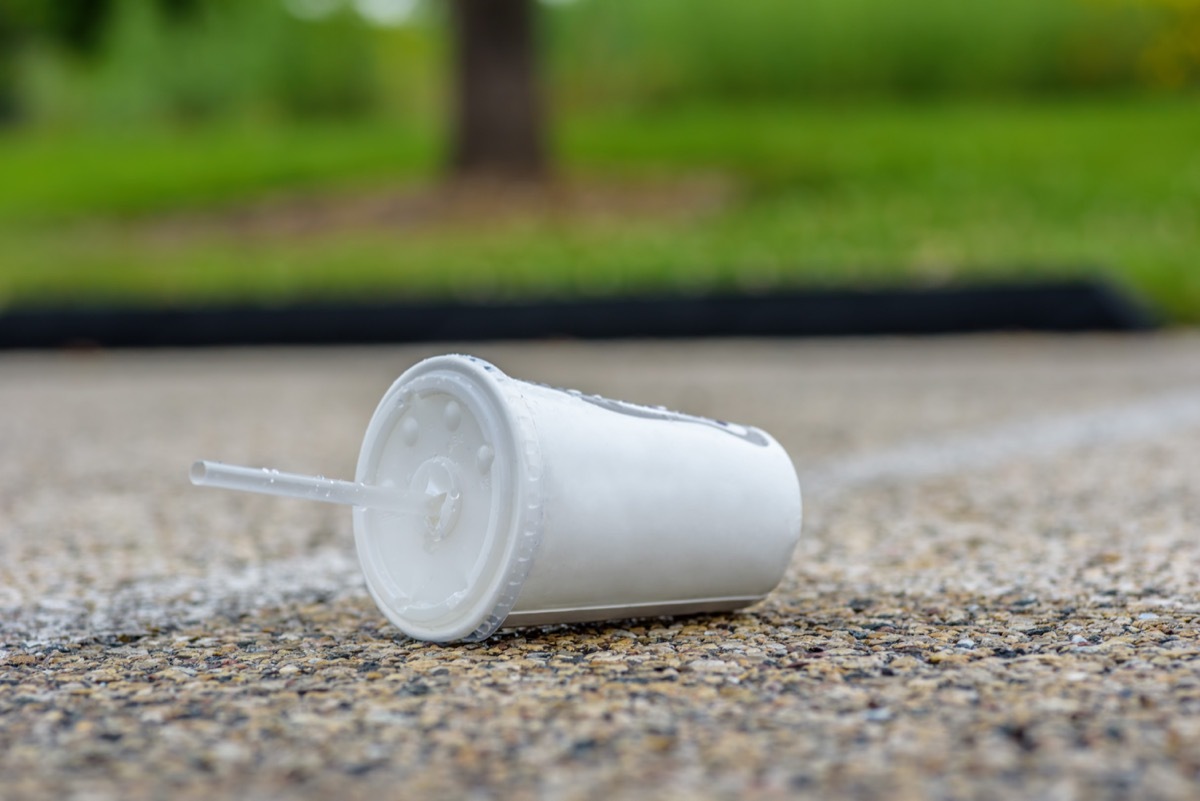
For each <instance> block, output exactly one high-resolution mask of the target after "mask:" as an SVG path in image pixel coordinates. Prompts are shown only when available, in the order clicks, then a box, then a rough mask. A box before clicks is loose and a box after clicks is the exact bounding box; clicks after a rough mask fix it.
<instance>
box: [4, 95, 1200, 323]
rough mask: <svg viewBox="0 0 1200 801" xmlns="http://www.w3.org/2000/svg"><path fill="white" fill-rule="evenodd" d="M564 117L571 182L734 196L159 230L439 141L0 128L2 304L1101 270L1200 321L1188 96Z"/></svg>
mask: <svg viewBox="0 0 1200 801" xmlns="http://www.w3.org/2000/svg"><path fill="white" fill-rule="evenodd" d="M560 123H561V124H560V129H559V135H558V147H559V149H560V152H561V163H562V165H563V172H564V174H565V175H566V176H568V177H569V178H570V180H571V181H572V182H574V183H576V184H578V185H583V186H587V185H596V186H605V185H613V184H614V183H615V184H619V185H621V186H625V187H630V186H632V187H637V186H648V187H655V186H664V185H670V184H671V182H672V181H674V180H675V179H677V178H684V177H688V176H693V175H699V174H703V175H713V174H718V175H722V176H726V177H727V178H728V179H729V180H730V181H731V182H732V184H733V186H734V187H735V191H734V194H733V198H732V199H731V200H729V201H728V202H726V203H724V204H723V205H721V206H720V207H718V208H716V209H715V210H711V211H709V212H706V213H701V214H692V215H679V214H672V213H669V212H670V210H669V209H664V213H662V214H655V213H643V212H641V211H631V212H630V213H628V214H620V213H617V214H605V215H599V216H596V215H586V214H585V215H571V214H535V213H529V214H524V215H520V214H518V215H515V216H514V215H512V214H500V215H498V217H499V218H498V219H497V218H496V215H492V214H489V213H487V210H486V208H485V209H484V211H483V212H481V213H479V214H478V215H477V216H476V217H475V218H471V219H454V220H450V221H447V222H445V223H444V224H436V225H420V226H404V225H398V226H396V227H394V228H393V227H389V226H387V225H372V226H364V227H361V228H357V227H350V228H345V227H334V228H332V229H330V230H321V229H320V227H317V228H314V229H313V230H308V231H305V232H304V234H303V235H302V236H296V235H292V234H281V235H277V236H271V235H255V236H245V235H243V234H239V233H238V231H237V230H236V228H235V227H228V226H223V225H221V224H208V223H206V224H204V225H199V226H193V227H191V228H188V227H187V226H185V227H184V230H185V234H184V235H173V234H169V233H168V234H163V233H162V228H161V225H160V223H161V219H162V215H163V214H168V215H175V216H176V218H177V219H184V220H188V219H191V217H189V216H188V215H195V214H197V213H198V212H203V211H204V210H205V209H214V208H228V207H229V206H230V205H231V204H232V205H233V206H237V205H238V204H242V203H245V202H248V201H252V200H254V199H256V198H261V197H264V196H270V195H273V194H276V193H279V192H288V193H304V194H309V195H313V196H322V197H326V198H328V197H332V198H335V199H337V198H341V197H345V198H350V199H352V198H353V197H355V196H356V195H357V194H358V193H359V192H361V191H366V190H368V189H370V190H372V191H375V190H378V188H379V187H384V186H397V187H403V186H408V185H414V186H420V185H422V183H423V182H428V181H430V180H431V178H432V176H433V175H434V174H435V173H436V169H437V164H438V159H439V153H438V150H437V148H438V147H439V137H438V136H437V135H436V133H437V132H436V131H433V130H429V131H425V132H414V131H413V130H412V129H411V127H409V128H403V129H401V128H398V127H396V126H394V125H391V124H388V123H387V122H385V121H381V120H379V119H371V118H368V119H363V120H359V121H357V122H353V123H342V124H332V123H321V124H311V125H307V126H303V127H296V126H292V127H272V126H258V127H254V126H232V127H201V128H196V129H194V130H192V131H190V132H188V133H186V134H185V135H182V136H181V135H180V134H179V133H178V132H167V131H163V132H161V133H153V132H147V131H145V130H139V131H137V132H129V133H127V134H124V135H118V134H116V133H111V132H110V133H107V134H102V133H90V134H86V135H84V134H80V135H77V136H67V135H63V134H59V135H57V136H54V137H47V136H46V135H44V134H43V135H41V136H38V137H34V136H22V135H19V134H18V135H10V136H7V137H4V138H0V175H3V176H4V180H3V181H0V303H2V304H4V305H10V306H12V305H47V304H65V303H69V304H87V303H100V302H109V301H119V302H130V303H139V304H159V303H185V302H203V301H214V300H238V301H242V300H260V301H266V302H280V301H288V300H296V299H306V298H330V297H343V298H379V297H384V296H386V297H425V296H446V295H456V296H470V297H512V296H525V297H528V296H530V295H536V296H544V295H562V294H566V295H578V294H602V293H610V292H622V291H638V290H662V289H682V290H687V291H699V290H705V289H711V288H754V289H760V288H768V287H783V286H792V285H805V286H812V285H831V284H849V283H853V284H861V283H870V284H893V283H901V282H911V281H916V282H920V283H942V282H947V281H953V280H959V279H976V278H989V279H990V278H999V277H1014V276H1024V277H1028V276H1055V277H1060V276H1064V275H1075V274H1088V275H1092V274H1095V272H1096V271H1097V270H1099V271H1101V272H1102V273H1103V274H1105V275H1108V276H1111V277H1112V278H1114V279H1115V280H1117V281H1119V282H1122V283H1123V284H1125V285H1126V286H1129V287H1131V288H1132V289H1134V290H1136V291H1137V292H1139V293H1140V294H1141V295H1142V296H1143V297H1145V298H1148V299H1149V300H1151V301H1152V302H1153V303H1154V304H1155V305H1156V306H1157V307H1158V308H1160V309H1162V310H1164V311H1165V312H1166V313H1167V314H1168V315H1169V317H1170V319H1172V320H1175V321H1178V322H1187V323H1196V322H1200V267H1198V266H1197V264H1196V263H1195V261H1196V256H1197V254H1198V253H1200V148H1197V146H1196V143H1197V142H1200V106H1198V105H1197V103H1196V102H1195V99H1194V98H1189V97H1186V96H1185V97H1179V96H1176V97H1174V98H1170V97H1162V98H1158V99H1145V98H1143V99H1132V98H1124V99H1122V98H1112V97H1109V98H1107V99H1090V100H1075V101H1066V102H1062V101H1060V102H1055V103H1032V102H1025V103H1021V102H1016V101H1013V102H1009V103H996V102H982V101H954V102H943V103H940V104H925V105H922V104H915V105H914V104H895V103H887V102H883V101H880V102H875V103H863V102H858V103H856V104H853V105H847V106H844V107H842V106H838V105H836V104H825V105H819V106H814V107H804V108H800V107H795V106H793V105H784V104H778V103H776V104H763V105H758V106H753V107H746V108H740V109H739V108H730V107H728V106H726V105H720V106H718V105H709V106H703V105H697V106H694V107H692V108H690V109H688V108H684V109H681V108H672V109H670V110H662V111H659V112H653V113H645V112H643V113H640V114H638V115H636V116H635V115H629V116H622V115H620V114H616V113H612V112H607V113H606V112H593V113H591V114H582V113H575V114H571V115H566V116H565V117H564V118H563V119H561V120H560ZM414 182H415V183H414ZM412 191H413V192H416V193H418V194H419V193H420V191H421V190H419V189H414V190H412ZM635 191H636V190H635ZM684 200H686V198H684ZM180 214H182V215H183V217H182V218H180V217H179V216H178V215H180ZM199 219H205V220H208V219H209V218H208V217H204V216H201V217H200V218H199ZM170 230H175V229H170Z"/></svg>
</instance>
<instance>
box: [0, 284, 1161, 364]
mask: <svg viewBox="0 0 1200 801" xmlns="http://www.w3.org/2000/svg"><path fill="white" fill-rule="evenodd" d="M1155 324H1156V323H1155V321H1154V319H1153V318H1152V317H1151V316H1150V315H1149V314H1148V313H1147V311H1146V310H1144V309H1142V308H1141V307H1140V306H1139V305H1138V304H1136V303H1134V302H1133V301H1132V300H1131V299H1130V298H1128V297H1126V296H1125V295H1124V294H1122V293H1120V292H1118V291H1116V290H1114V289H1113V288H1112V287H1111V286H1109V285H1107V284H1104V283H1102V282H1088V281H1084V282H1064V283H1055V284H1022V285H1017V284H1011V285H998V286H981V287H949V288H937V289H889V290H836V289H828V290H808V291H793V292H776V293H769V294H725V295H700V296H679V295H674V296H657V297H634V298H609V299H590V300H570V301H558V302H524V303H467V302H423V303H422V302H411V303H388V304H370V305H351V304H344V305H336V304H329V305H317V304H301V305H294V306H285V307H279V308H273V307H254V306H229V307H201V308H173V309H59V310H53V309H50V310H36V309H25V310H22V309H14V310H10V311H7V312H2V313H0V349H15V348H30V349H33V348H63V347H104V348H156V347H207V346H233V345H341V344H371V343H399V342H432V341H455V340H470V341H483V340H502V339H545V338H555V337H565V338H578V339H620V338H633V337H647V338H664V339H670V338H683V337H818V336H871V335H910V336H911V335H931V334H963V333H978V332H988V331H1047V332H1051V331H1052V332H1080V331H1142V330H1147V329H1151V328H1154V327H1155Z"/></svg>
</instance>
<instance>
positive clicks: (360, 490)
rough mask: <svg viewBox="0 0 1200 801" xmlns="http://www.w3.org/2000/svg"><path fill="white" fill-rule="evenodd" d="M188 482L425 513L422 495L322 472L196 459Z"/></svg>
mask: <svg viewBox="0 0 1200 801" xmlns="http://www.w3.org/2000/svg"><path fill="white" fill-rule="evenodd" d="M189 475H190V476H191V479H192V483H193V484H195V485H196V486H200V487H222V488H224V489H232V490H241V491H242V492H256V493H258V494H260V495H281V496H283V497H285V498H302V499H304V500H309V501H323V502H324V503H339V504H343V505H346V506H361V507H364V508H370V509H378V510H380V511H384V512H406V513H409V514H425V511H426V510H425V508H424V504H423V502H422V501H423V500H424V499H416V498H412V497H411V496H409V495H408V494H407V493H405V492H403V491H401V490H398V489H391V488H388V487H376V486H371V485H369V484H358V483H355V482H353V481H339V480H337V479H333V478H325V477H323V476H305V475H301V474H299V473H283V472H280V471H279V470H269V469H267V468H265V467H241V466H239V465H233V464H222V463H221V462H208V461H199V462H196V463H195V464H193V465H192V469H191V471H190V473H189Z"/></svg>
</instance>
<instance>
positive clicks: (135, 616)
mask: <svg viewBox="0 0 1200 801" xmlns="http://www.w3.org/2000/svg"><path fill="white" fill-rule="evenodd" d="M463 349H464V346H445V347H441V348H384V347H381V348H359V349H328V350H322V349H313V350H270V349H265V350H244V351H237V350H231V351H195V352H152V353H128V352H126V353H105V352H79V353H64V354H21V353H16V354H5V355H2V356H0V410H3V414H2V415H0V453H3V454H4V458H3V459H2V460H0V798H5V799H8V798H11V799H25V798H29V799H34V798H37V799H42V798H49V797H56V798H63V799H80V800H81V801H82V800H83V799H118V798H119V799H130V800H134V799H158V798H171V799H192V798H196V799H199V798H206V799H207V798H214V797H218V798H219V797H245V798H263V799H272V798H322V799H324V798H338V799H342V798H345V799H359V798H362V799H368V798H369V799H380V798H430V797H447V798H479V799H485V798H506V799H507V798H513V799H601V798H604V799H607V798H663V799H674V798H714V799H725V798H730V799H732V798H762V799H774V798H855V799H885V798H886V799H908V798H913V799H918V798H922V799H925V798H931V799H942V798H944V799H960V798H962V799H992V798H995V799H1010V798H1029V799H1068V800H1069V799H1118V798H1139V799H1191V798H1197V797H1200V536H1198V533H1200V494H1198V493H1197V492H1196V489H1197V487H1196V476H1198V475H1200V447H1197V446H1200V336H1198V335H1195V334H1173V335H1156V336H1139V337H1129V338H1110V337H1066V338H1052V337H1034V336H1004V337H976V338H961V339H955V338H947V339H932V340H916V341H911V340H910V341H905V340H873V341H854V340H846V341H840V342H787V341H773V342H750V341H746V342H682V343H674V344H651V343H639V342H631V343H620V344H580V343H565V342H564V343H549V344H534V345H500V346H496V345H489V346H486V347H484V346H479V347H472V348H465V349H467V350H470V351H471V352H475V353H477V354H478V355H480V356H483V357H484V358H488V359H491V360H493V361H494V362H496V364H497V365H498V366H500V367H501V368H502V369H504V370H505V371H507V372H509V373H510V374H512V375H514V376H517V377H521V378H527V379H531V380H537V381H542V382H546V383H550V384H555V385H560V386H571V387H576V388H579V389H582V390H585V391H590V392H600V393H602V394H606V395H610V396H613V397H618V398H623V399H627V400H633V401H640V402H646V403H653V404H663V405H667V406H671V407H674V408H681V409H683V410H685V411H688V412H692V413H698V414H705V415H711V416H716V417H720V418H723V419H730V420H734V421H737V422H742V423H750V424H754V425H758V426H761V427H763V428H765V429H766V430H768V431H770V432H771V433H772V434H774V435H776V437H777V438H778V439H779V440H780V441H781V442H782V443H783V444H784V446H785V447H787V449H788V451H789V453H790V454H791V455H792V456H793V459H794V461H795V462H796V465H797V469H798V472H799V474H800V476H801V482H802V485H803V486H804V488H805V490H806V493H805V514H806V519H805V525H804V534H803V537H802V539H801V544H800V546H799V547H798V548H797V551H796V553H795V556H794V558H793V561H792V563H791V565H790V567H789V570H788V572H787V575H786V577H785V579H784V581H783V583H782V584H781V586H780V587H779V588H778V589H777V590H776V591H775V592H774V593H772V595H771V596H770V597H769V598H768V600H767V601H765V602H764V603H762V604H759V605H758V606H755V607H752V608H750V609H748V610H744V611H742V612H738V613H732V614H725V615H709V616H696V617H688V618H679V619H654V620H640V621H616V622H613V623H605V624H592V625H586V626H559V627H550V628H540V629H526V630H503V631H502V632H501V633H499V634H498V635H496V636H494V637H493V638H491V639H489V640H488V641H486V642H483V643H478V644H468V645H461V644H457V645H433V644H429V643H423V642H417V641H412V640H409V639H407V638H405V637H404V636H403V635H401V634H400V633H399V632H398V631H397V630H395V629H394V628H393V627H391V626H390V625H389V624H388V623H387V622H386V620H384V618H383V617H382V615H381V614H380V613H379V612H378V611H377V610H376V609H375V607H374V605H373V604H372V602H371V601H370V599H369V598H368V596H367V594H366V590H365V587H364V585H363V582H362V579H361V577H360V575H359V572H358V567H357V561H356V557H355V555H354V549H353V542H352V536H351V532H350V519H349V518H350V515H349V513H348V512H347V510H345V509H342V508H338V507H329V506H325V505H321V504H310V503H304V502H298V501H288V500H283V499H273V498H262V497H255V496H246V495H242V494H239V493H232V492H222V491H218V490H208V489H197V488H194V487H191V486H190V485H189V484H188V483H187V467H188V465H189V464H190V462H191V461H192V460H193V459H195V458H198V457H205V458H216V459H220V460H223V461H229V462H235V463H245V464H252V465H259V464H261V465H269V466H272V467H279V468H282V469H287V470H294V471H297V472H312V473H322V474H325V475H332V476H343V477H349V476H351V475H352V473H353V465H354V461H355V458H356V454H357V450H358V445H359V442H360V438H361V435H362V431H363V429H364V427H365V425H366V422H367V420H368V419H369V417H370V415H371V412H372V411H373V409H374V406H375V403H376V402H377V400H378V397H379V396H380V395H381V394H382V393H383V391H384V390H385V389H386V388H387V386H388V385H389V384H390V383H391V381H392V380H393V379H394V378H395V377H396V375H398V374H399V373H400V372H401V371H402V370H403V369H404V368H405V367H407V366H408V365H409V364H411V363H412V362H414V361H416V360H417V359H419V358H420V357H422V356H424V355H428V354H429V353H433V352H445V351H449V350H463ZM664 569H669V566H667V567H664Z"/></svg>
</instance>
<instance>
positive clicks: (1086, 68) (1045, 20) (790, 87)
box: [0, 0, 1200, 126]
mask: <svg viewBox="0 0 1200 801" xmlns="http://www.w3.org/2000/svg"><path fill="white" fill-rule="evenodd" d="M547 5H548V8H547V9H546V11H545V13H544V15H543V17H544V18H543V23H544V24H543V27H544V34H545V35H544V36H543V44H544V51H545V59H546V64H547V70H546V73H547V81H546V83H547V86H548V88H549V91H550V94H551V95H552V98H553V101H554V103H555V105H556V107H558V108H560V109H565V110H572V109H597V108H611V107H619V108H622V109H626V110H628V109H637V108H643V107H658V106H661V105H662V104H669V105H683V104H686V105H695V104H708V103H745V102H750V101H758V102H762V101H787V102H803V103H812V102H819V101H822V100H841V101H845V100H862V99H868V98H899V99H924V100H928V99H937V98H955V97H991V98H995V97H1005V96H1008V97H1013V96H1026V97H1028V96H1063V95H1077V94H1080V93H1099V92H1129V91H1136V90H1141V89H1147V88H1149V89H1159V90H1162V89H1178V88H1180V87H1183V86H1187V85H1194V84H1195V82H1196V80H1197V77H1198V76H1200V27H1198V26H1200V0H1007V2H1005V3H988V4H982V3H963V2H956V0H915V1H914V2H907V3H893V2H886V1H885V0H804V1H803V2H796V0H753V2H749V3H731V2H728V0H655V2H652V3H638V2H629V0H575V1H574V2H571V1H570V0H567V1H566V2H564V1H563V0H557V2H554V3H549V4H547ZM3 6H4V7H5V8H7V9H8V10H7V11H0V14H3V15H4V16H3V17H0V20H3V21H2V22H0V25H3V29H2V30H4V32H5V33H4V38H5V41H6V47H5V51H4V56H5V64H4V70H5V73H6V74H7V75H8V76H9V77H8V79H7V92H8V95H9V97H8V99H7V105H8V107H9V108H10V109H11V110H12V113H13V114H15V115H17V116H18V118H19V119H22V120H23V121H24V122H26V123H30V124H38V125H48V126H68V125H72V126H73V125H85V126H103V125H120V126H124V125H128V124H130V123H144V122H164V121H170V122H182V123H195V122H203V121H214V120H228V119H231V118H250V119H258V118H270V119H281V118H282V119H306V118H312V117H316V116H337V117H342V118H344V117H347V116H368V115H392V116H394V117H396V118H400V119H403V118H404V117H406V116H407V117H412V116H417V115H428V114H433V113H437V112H438V111H439V106H440V105H441V103H442V90H443V88H444V84H445V83H446V80H447V79H446V76H445V75H444V72H445V70H446V65H447V58H446V52H445V51H446V48H447V43H446V41H445V26H444V24H443V22H444V20H443V19H442V17H443V16H444V9H443V8H442V7H441V6H440V5H439V4H438V2H437V0H365V1H364V2H357V3H355V2H338V0H56V2H54V3H44V2H42V0H4V4H3Z"/></svg>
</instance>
